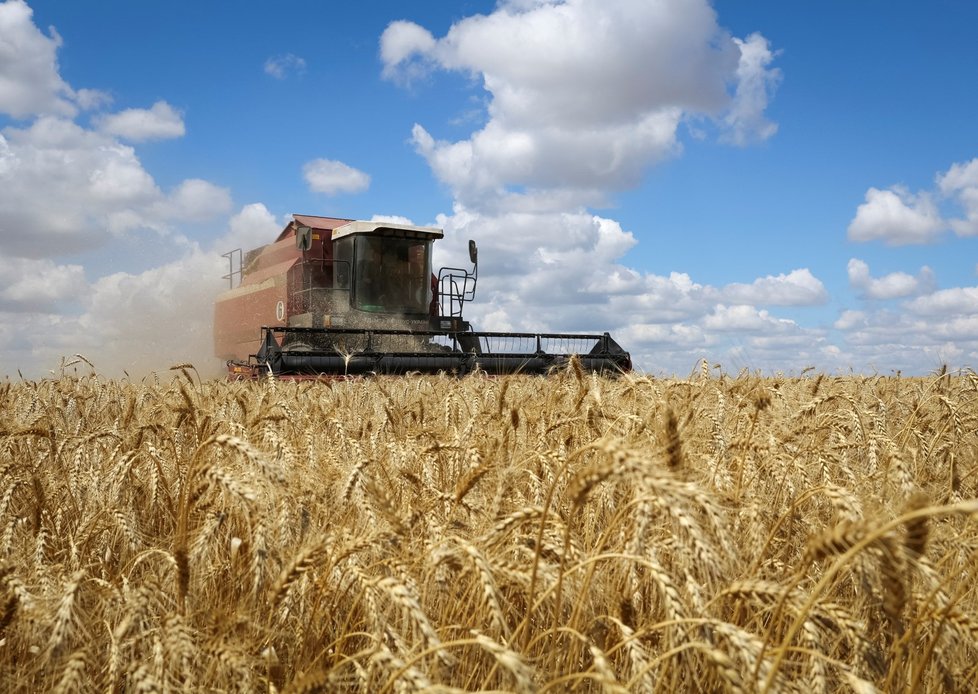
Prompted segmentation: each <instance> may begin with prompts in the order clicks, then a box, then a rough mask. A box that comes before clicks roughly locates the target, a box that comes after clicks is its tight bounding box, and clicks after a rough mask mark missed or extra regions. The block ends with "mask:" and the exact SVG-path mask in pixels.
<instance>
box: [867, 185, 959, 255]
mask: <svg viewBox="0 0 978 694" xmlns="http://www.w3.org/2000/svg"><path fill="white" fill-rule="evenodd" d="M945 228H946V224H945V223H944V220H943V219H941V215H940V213H939V211H938V209H937V206H936V205H935V204H934V202H933V200H932V199H931V197H930V195H929V194H927V193H919V194H917V195H912V194H911V193H910V192H909V191H907V190H906V189H905V188H902V187H899V186H897V187H894V188H891V189H889V190H880V189H878V188H870V189H869V190H868V191H866V202H864V203H863V204H862V205H860V206H859V207H858V208H857V209H856V216H855V218H854V219H853V220H852V222H850V223H849V230H848V234H849V239H850V240H851V241H877V240H879V241H885V242H886V243H887V244H889V245H892V246H899V245H905V244H912V243H930V242H932V241H935V240H936V239H937V237H938V236H939V235H940V233H941V232H942V231H944V229H945Z"/></svg>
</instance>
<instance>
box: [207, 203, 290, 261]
mask: <svg viewBox="0 0 978 694" xmlns="http://www.w3.org/2000/svg"><path fill="white" fill-rule="evenodd" d="M284 226H285V224H282V223H281V222H279V221H278V220H276V219H275V216H274V215H273V214H272V213H271V212H269V211H268V208H267V207H265V206H264V205H263V204H261V203H252V204H250V205H245V206H244V207H242V208H241V210H240V211H239V212H238V213H237V214H235V215H234V216H233V217H231V219H230V221H229V223H228V231H227V233H226V234H224V235H223V236H221V237H220V238H219V239H218V240H217V241H216V242H215V243H214V250H215V251H217V252H219V253H226V252H227V251H230V250H232V249H234V248H241V249H242V250H246V251H247V250H250V249H252V248H258V247H259V246H264V245H265V244H266V243H271V242H272V241H274V240H275V238H276V237H277V236H278V234H279V232H280V231H282V227H284Z"/></svg>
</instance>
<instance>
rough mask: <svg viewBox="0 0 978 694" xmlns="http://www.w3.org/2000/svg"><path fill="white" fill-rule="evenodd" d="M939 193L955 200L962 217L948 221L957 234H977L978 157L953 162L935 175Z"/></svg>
mask: <svg viewBox="0 0 978 694" xmlns="http://www.w3.org/2000/svg"><path fill="white" fill-rule="evenodd" d="M937 184H938V187H939V188H940V191H941V193H943V194H944V195H945V196H947V197H949V198H952V199H954V200H957V202H958V203H959V204H960V205H961V208H962V209H963V210H964V217H961V218H956V219H951V220H950V221H949V222H948V223H949V224H950V226H951V229H953V230H954V233H956V234H957V235H958V236H978V158H975V159H972V160H971V161H969V162H967V163H966V164H953V165H952V166H951V168H950V169H948V170H947V171H946V172H944V173H943V174H940V175H939V176H938V177H937Z"/></svg>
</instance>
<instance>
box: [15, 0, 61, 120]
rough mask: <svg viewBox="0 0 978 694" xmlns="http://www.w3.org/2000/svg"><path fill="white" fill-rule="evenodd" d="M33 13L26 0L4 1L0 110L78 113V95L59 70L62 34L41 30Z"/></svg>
mask: <svg viewBox="0 0 978 694" xmlns="http://www.w3.org/2000/svg"><path fill="white" fill-rule="evenodd" d="M33 15H34V11H33V10H31V8H30V7H28V6H27V3H25V2H22V0H8V1H7V2H4V3H2V4H0V113H7V114H9V115H11V116H13V117H14V118H26V117H27V116H31V115H34V114H39V113H45V114H54V115H60V116H74V115H75V113H77V111H78V108H77V107H76V105H75V103H74V101H75V94H74V92H73V91H72V89H71V87H69V86H68V84H67V83H66V82H65V81H64V80H63V79H61V75H60V74H59V73H58V59H57V53H58V48H59V47H60V46H61V37H60V36H58V32H57V31H55V30H54V29H53V28H51V29H50V32H51V34H50V36H45V35H44V34H43V33H41V31H40V30H39V29H38V28H37V27H36V26H35V25H34V21H33Z"/></svg>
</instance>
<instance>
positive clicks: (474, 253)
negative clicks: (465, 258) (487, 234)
mask: <svg viewBox="0 0 978 694" xmlns="http://www.w3.org/2000/svg"><path fill="white" fill-rule="evenodd" d="M469 260H470V261H472V264H473V265H477V264H478V263H479V249H478V248H476V245H475V240H474V239H469Z"/></svg>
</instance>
